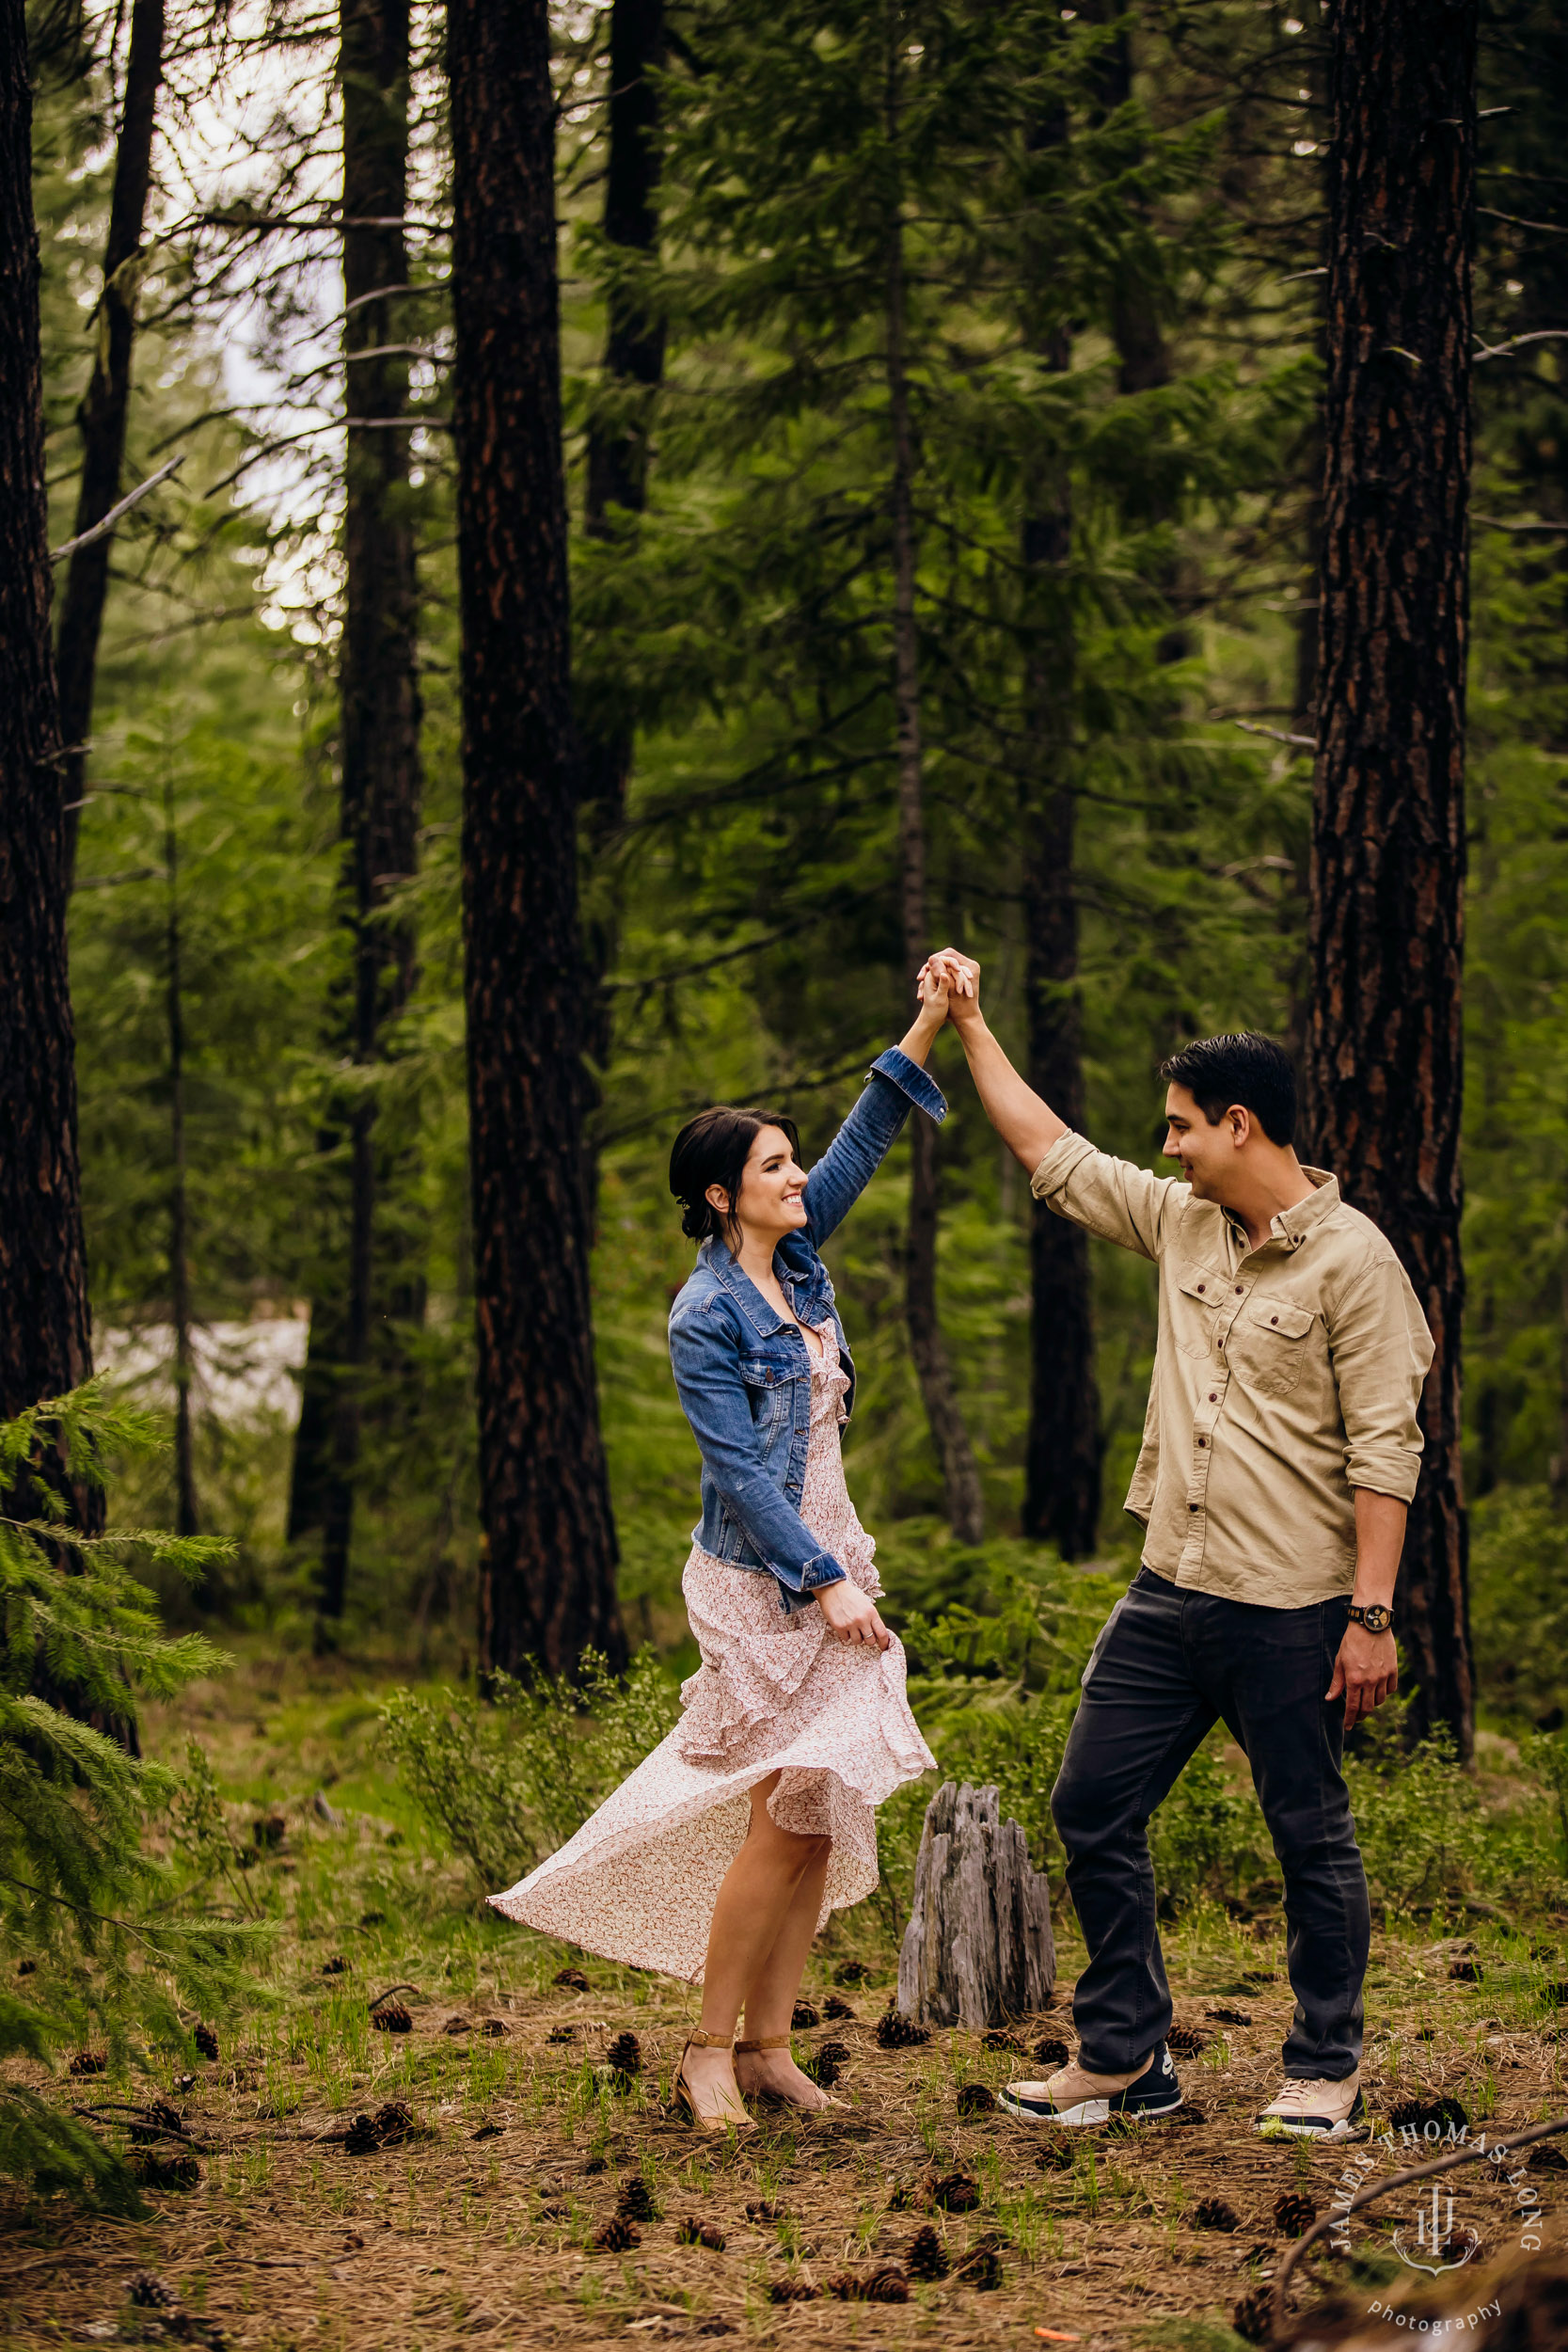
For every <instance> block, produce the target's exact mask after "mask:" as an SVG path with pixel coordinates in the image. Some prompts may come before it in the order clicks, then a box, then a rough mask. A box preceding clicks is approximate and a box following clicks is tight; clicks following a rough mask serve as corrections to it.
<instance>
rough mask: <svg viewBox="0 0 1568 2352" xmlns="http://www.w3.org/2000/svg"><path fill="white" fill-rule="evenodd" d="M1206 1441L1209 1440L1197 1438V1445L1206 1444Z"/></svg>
mask: <svg viewBox="0 0 1568 2352" xmlns="http://www.w3.org/2000/svg"><path fill="white" fill-rule="evenodd" d="M1208 1442H1209V1440H1208V1438H1199V1439H1198V1444H1199V1445H1207V1444H1208Z"/></svg>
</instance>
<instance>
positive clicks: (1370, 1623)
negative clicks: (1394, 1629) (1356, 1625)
mask: <svg viewBox="0 0 1568 2352" xmlns="http://www.w3.org/2000/svg"><path fill="white" fill-rule="evenodd" d="M1361 1622H1362V1624H1363V1625H1364V1626H1365V1627H1366V1629H1367V1630H1368V1632H1369V1633H1386V1632H1387V1630H1388V1628H1389V1627H1390V1626H1391V1625H1392V1624H1393V1622H1394V1613H1393V1611H1392V1610H1391V1609H1385V1608H1383V1607H1382V1606H1381V1605H1380V1604H1379V1603H1378V1602H1375V1601H1374V1602H1373V1604H1372V1606H1371V1607H1370V1609H1363V1611H1362V1612H1361Z"/></svg>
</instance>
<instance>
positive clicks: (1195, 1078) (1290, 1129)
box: [1160, 1029, 1296, 1144]
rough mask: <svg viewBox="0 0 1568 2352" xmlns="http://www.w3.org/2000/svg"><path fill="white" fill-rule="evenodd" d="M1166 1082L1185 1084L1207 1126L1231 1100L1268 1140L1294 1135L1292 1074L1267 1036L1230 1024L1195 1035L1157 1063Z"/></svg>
mask: <svg viewBox="0 0 1568 2352" xmlns="http://www.w3.org/2000/svg"><path fill="white" fill-rule="evenodd" d="M1160 1075H1161V1077H1162V1078H1164V1081H1165V1083H1166V1085H1167V1086H1179V1087H1185V1088H1186V1089H1187V1091H1188V1093H1189V1094H1190V1095H1191V1096H1192V1097H1193V1100H1194V1101H1195V1102H1196V1104H1198V1105H1199V1107H1200V1109H1201V1110H1202V1112H1203V1116H1204V1118H1205V1119H1206V1120H1208V1121H1209V1124H1210V1126H1211V1127H1217V1126H1218V1124H1219V1122H1220V1120H1222V1119H1223V1118H1224V1117H1225V1114H1226V1112H1227V1110H1228V1109H1229V1108H1230V1105H1231V1104H1232V1103H1240V1104H1241V1105H1242V1107H1243V1110H1249V1111H1250V1112H1251V1113H1252V1115H1253V1117H1254V1119H1256V1120H1258V1122H1259V1126H1260V1127H1261V1128H1262V1130H1263V1133H1264V1134H1265V1135H1266V1136H1268V1138H1269V1141H1270V1142H1271V1143H1281V1144H1284V1143H1293V1142H1294V1141H1295V1137H1296V1073H1295V1072H1294V1071H1293V1070H1292V1069H1291V1063H1290V1057H1289V1056H1288V1055H1287V1054H1286V1053H1285V1051H1284V1049H1283V1048H1282V1047H1280V1046H1278V1045H1276V1044H1275V1041H1274V1040H1273V1038H1272V1037H1262V1036H1259V1032H1258V1031H1257V1030H1256V1029H1236V1030H1231V1031H1228V1032H1227V1034H1226V1035H1225V1036H1224V1037H1200V1038H1195V1039H1194V1041H1193V1042H1192V1044H1191V1045H1183V1047H1182V1048H1181V1051H1180V1054H1173V1055H1172V1056H1171V1057H1170V1059H1169V1061H1163V1062H1162V1063H1161V1064H1160Z"/></svg>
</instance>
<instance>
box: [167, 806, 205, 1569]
mask: <svg viewBox="0 0 1568 2352" xmlns="http://www.w3.org/2000/svg"><path fill="white" fill-rule="evenodd" d="M164 881H165V888H166V894H167V913H166V921H165V971H164V986H165V1000H166V1012H167V1020H168V1128H169V1188H168V1296H169V1321H170V1323H171V1325H172V1327H173V1331H174V1493H175V1530H176V1533H177V1534H181V1535H194V1534H196V1532H197V1525H198V1519H197V1503H196V1447H195V1443H194V1432H193V1428H192V1422H191V1383H192V1379H193V1377H194V1375H195V1370H196V1365H195V1356H194V1351H193V1348H192V1344H191V1257H190V1195H189V1187H188V1185H187V1183H186V1160H185V1001H184V993H183V983H182V975H181V969H180V947H181V939H180V841H179V835H178V834H177V832H176V829H175V818H174V784H173V780H172V778H167V779H166V781H165V785H164Z"/></svg>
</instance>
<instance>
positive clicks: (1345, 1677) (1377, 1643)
mask: <svg viewBox="0 0 1568 2352" xmlns="http://www.w3.org/2000/svg"><path fill="white" fill-rule="evenodd" d="M1399 1678H1400V1654H1399V1651H1398V1649H1397V1648H1396V1646H1395V1644H1394V1637H1393V1635H1392V1633H1369V1632H1368V1630H1367V1629H1366V1627H1365V1626H1364V1625H1347V1626H1346V1628H1345V1638H1344V1640H1343V1641H1342V1642H1341V1643H1340V1645H1339V1655H1338V1658H1336V1660H1335V1661H1334V1679H1333V1681H1332V1682H1331V1683H1330V1684H1329V1686H1328V1689H1327V1690H1326V1691H1325V1692H1323V1696H1324V1698H1326V1699H1337V1698H1338V1696H1339V1693H1340V1692H1344V1697H1345V1730H1346V1732H1347V1733H1349V1732H1352V1731H1354V1729H1355V1726H1356V1724H1358V1723H1360V1722H1361V1721H1362V1719H1363V1718H1364V1717H1365V1716H1368V1715H1370V1714H1371V1713H1372V1711H1373V1709H1374V1708H1379V1707H1381V1706H1382V1705H1383V1702H1384V1700H1385V1699H1386V1698H1387V1697H1388V1696H1389V1694H1390V1693H1391V1692H1393V1691H1394V1689H1395V1688H1396V1686H1397V1685H1398V1682H1399Z"/></svg>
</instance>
